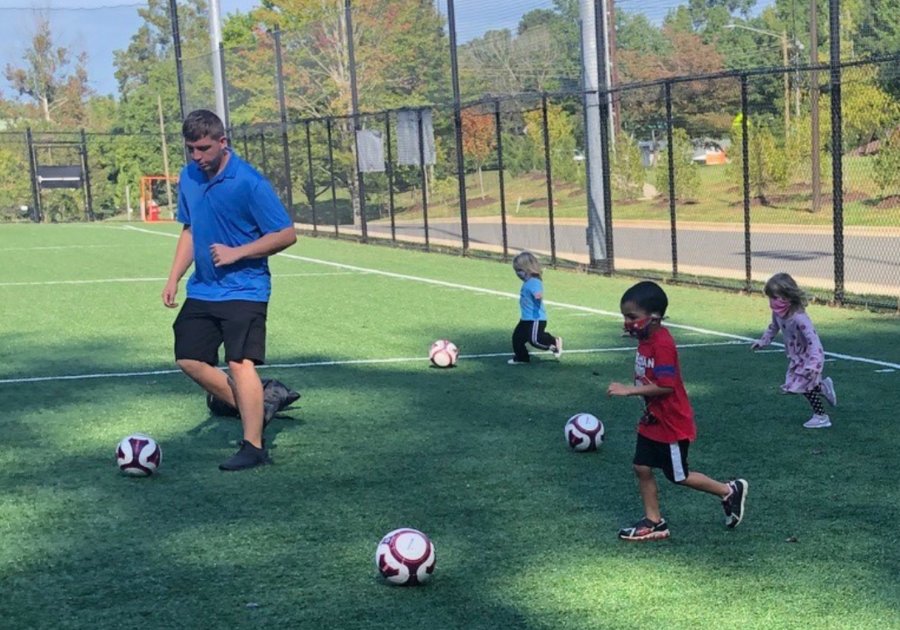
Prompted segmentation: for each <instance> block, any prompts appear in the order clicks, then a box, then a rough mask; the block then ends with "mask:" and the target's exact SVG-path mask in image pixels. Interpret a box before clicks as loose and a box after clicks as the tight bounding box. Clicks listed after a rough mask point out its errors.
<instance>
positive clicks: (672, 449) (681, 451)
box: [634, 433, 691, 483]
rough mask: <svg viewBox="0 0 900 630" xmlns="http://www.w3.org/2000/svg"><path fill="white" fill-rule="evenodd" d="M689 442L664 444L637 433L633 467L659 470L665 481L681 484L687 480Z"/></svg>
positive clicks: (688, 471)
mask: <svg viewBox="0 0 900 630" xmlns="http://www.w3.org/2000/svg"><path fill="white" fill-rule="evenodd" d="M690 446H691V441H690V440H681V441H679V442H673V443H672V444H666V443H665V442H657V441H656V440H651V439H650V438H648V437H645V436H643V435H641V434H640V433H638V438H637V446H636V447H635V449H634V465H635V466H649V467H650V468H659V469H660V470H662V471H663V474H664V475H665V476H666V479H668V480H669V481H672V482H674V483H681V482H682V481H684V480H685V479H687V476H688V474H689V473H690V470H689V468H688V448H690Z"/></svg>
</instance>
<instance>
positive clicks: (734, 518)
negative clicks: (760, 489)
mask: <svg viewBox="0 0 900 630" xmlns="http://www.w3.org/2000/svg"><path fill="white" fill-rule="evenodd" d="M728 486H729V487H730V488H731V494H729V495H728V496H727V497H726V498H724V499H722V508H723V509H724V510H725V525H727V526H728V527H730V528H732V529H734V528H735V527H737V526H738V525H740V524H741V521H742V520H744V503H745V502H746V501H747V491H748V490H749V489H750V484H749V483H747V480H746V479H735V480H734V481H729V482H728Z"/></svg>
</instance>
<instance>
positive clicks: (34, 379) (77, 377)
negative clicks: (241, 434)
mask: <svg viewBox="0 0 900 630" xmlns="http://www.w3.org/2000/svg"><path fill="white" fill-rule="evenodd" d="M733 345H744V342H740V341H717V342H710V343H686V344H680V345H678V348H679V349H687V348H709V347H716V346H733ZM603 352H634V347H632V346H617V347H611V348H583V349H575V350H566V351H565V353H564V354H599V353H603ZM534 354H536V355H539V354H544V355H549V354H550V352H536V353H534ZM511 356H513V353H512V352H486V353H482V354H462V355H460V356H459V358H460V359H467V360H468V359H495V358H499V357H511ZM428 360H429V359H428V357H392V358H386V359H338V360H334V361H306V362H300V363H272V364H266V365H260V366H257V369H259V370H276V369H278V370H286V369H297V368H313V367H334V366H340V365H379V364H388V363H415V362H418V363H424V362H427V361H428ZM220 369H222V370H225V371H227V370H228V368H227V367H223V368H220ZM170 374H181V370H179V369H168V370H146V371H143V372H134V371H132V372H97V373H94V374H70V375H62V376H25V377H21V378H4V379H0V385H19V384H23V383H47V382H50V381H82V380H93V379H101V378H131V377H138V376H166V375H170Z"/></svg>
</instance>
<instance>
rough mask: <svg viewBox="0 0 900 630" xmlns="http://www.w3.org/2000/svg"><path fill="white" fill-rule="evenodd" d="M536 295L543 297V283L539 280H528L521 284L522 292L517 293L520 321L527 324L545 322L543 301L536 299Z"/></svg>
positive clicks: (545, 312) (545, 313)
mask: <svg viewBox="0 0 900 630" xmlns="http://www.w3.org/2000/svg"><path fill="white" fill-rule="evenodd" d="M537 293H540V294H542V295H543V293H544V283H543V282H541V279H540V278H528V280H526V281H525V282H523V283H522V290H521V291H520V292H519V310H520V311H521V314H522V319H523V320H525V321H528V322H534V321H538V322H544V321H547V311H546V310H544V300H543V298H541V299H540V300H539V299H538V298H537V295H536V294H537Z"/></svg>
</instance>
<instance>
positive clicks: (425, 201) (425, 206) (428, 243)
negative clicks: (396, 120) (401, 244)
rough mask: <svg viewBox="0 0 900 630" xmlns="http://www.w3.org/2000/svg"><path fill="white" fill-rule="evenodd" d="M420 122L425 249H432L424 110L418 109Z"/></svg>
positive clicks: (420, 169) (420, 163)
mask: <svg viewBox="0 0 900 630" xmlns="http://www.w3.org/2000/svg"><path fill="white" fill-rule="evenodd" d="M417 112H418V114H419V115H418V117H417V119H418V123H419V171H420V173H421V174H422V221H423V222H424V225H425V251H428V250H430V249H431V241H430V239H429V234H428V172H427V171H426V170H425V133H424V130H423V129H422V110H421V109H418V110H417Z"/></svg>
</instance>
